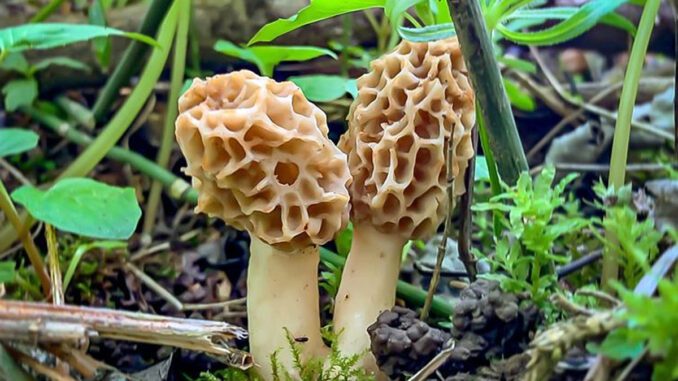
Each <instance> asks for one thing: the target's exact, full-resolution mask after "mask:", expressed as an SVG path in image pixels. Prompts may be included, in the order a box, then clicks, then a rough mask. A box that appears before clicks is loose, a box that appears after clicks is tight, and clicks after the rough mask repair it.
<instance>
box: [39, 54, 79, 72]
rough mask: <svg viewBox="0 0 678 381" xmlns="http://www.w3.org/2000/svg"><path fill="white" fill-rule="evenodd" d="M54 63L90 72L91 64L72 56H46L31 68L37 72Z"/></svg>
mask: <svg viewBox="0 0 678 381" xmlns="http://www.w3.org/2000/svg"><path fill="white" fill-rule="evenodd" d="M52 65H57V66H64V67H67V68H70V69H75V70H82V71H86V72H89V71H90V68H89V66H87V65H85V64H84V63H82V62H80V61H76V60H74V59H72V58H68V57H50V58H45V59H44V60H42V61H40V62H38V63H36V64H35V65H33V67H32V68H31V71H32V72H37V71H40V70H45V69H46V68H48V67H49V66H52Z"/></svg>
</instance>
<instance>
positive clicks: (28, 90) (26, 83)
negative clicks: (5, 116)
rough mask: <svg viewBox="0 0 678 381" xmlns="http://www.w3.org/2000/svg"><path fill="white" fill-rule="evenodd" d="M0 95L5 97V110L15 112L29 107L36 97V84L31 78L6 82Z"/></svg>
mask: <svg viewBox="0 0 678 381" xmlns="http://www.w3.org/2000/svg"><path fill="white" fill-rule="evenodd" d="M2 93H3V94H4V95H5V109H7V111H15V110H16V109H18V108H19V107H21V106H28V105H30V104H31V103H33V101H34V100H35V98H37V97H38V82H36V81H35V79H33V78H26V79H15V80H13V81H9V82H7V84H6V85H5V86H4V87H3V88H2Z"/></svg>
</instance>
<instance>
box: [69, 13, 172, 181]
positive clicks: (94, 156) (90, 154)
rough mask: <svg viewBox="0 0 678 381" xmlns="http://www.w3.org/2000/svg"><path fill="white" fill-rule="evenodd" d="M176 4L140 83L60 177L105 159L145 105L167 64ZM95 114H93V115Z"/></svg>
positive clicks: (82, 172)
mask: <svg viewBox="0 0 678 381" xmlns="http://www.w3.org/2000/svg"><path fill="white" fill-rule="evenodd" d="M180 3H181V1H177V2H176V3H175V5H173V6H172V8H171V9H170V10H169V12H168V13H167V17H166V19H165V21H164V22H163V24H162V25H161V26H160V31H159V32H158V44H159V45H160V47H159V48H157V49H154V50H153V53H152V54H151V58H150V59H149V60H148V63H147V64H146V67H145V68H144V71H143V72H142V73H141V77H140V78H141V79H140V80H139V84H138V85H137V86H136V87H135V88H134V90H133V91H132V94H130V96H129V97H128V98H127V100H126V101H125V104H124V105H123V106H122V107H121V108H120V110H118V112H117V113H116V114H115V116H114V117H113V119H111V121H110V122H109V123H108V125H107V126H106V128H104V129H103V131H101V133H100V134H99V136H97V138H96V139H95V140H94V141H93V142H92V144H91V145H90V146H89V147H88V148H87V149H86V150H85V151H84V152H83V153H82V154H80V156H78V158H77V159H76V160H75V161H74V162H73V163H71V165H70V166H69V167H68V168H67V169H66V170H65V171H64V172H62V173H61V175H60V176H59V178H66V177H74V176H85V175H86V174H87V173H88V172H89V171H91V170H92V169H94V167H95V166H96V165H97V164H98V163H99V162H100V161H101V159H103V158H104V156H106V152H108V151H109V150H110V149H111V148H112V147H113V146H114V145H115V143H116V142H117V141H118V139H120V137H122V135H123V134H124V133H125V131H127V128H128V127H129V126H131V125H132V122H134V118H135V117H136V116H137V114H138V113H139V111H140V110H141V108H142V107H143V106H144V104H145V103H146V99H148V96H149V95H150V94H151V92H152V91H153V88H154V86H155V84H156V82H157V81H158V78H159V77H160V74H161V73H162V69H163V68H164V66H165V62H166V61H167V56H168V55H169V51H170V46H171V44H172V38H173V37H174V32H175V31H176V27H177V18H178V10H179V4H180ZM95 115H96V114H95Z"/></svg>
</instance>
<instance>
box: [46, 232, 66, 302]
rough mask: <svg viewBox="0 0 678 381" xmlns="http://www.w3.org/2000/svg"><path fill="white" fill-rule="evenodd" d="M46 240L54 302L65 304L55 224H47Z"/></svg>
mask: <svg viewBox="0 0 678 381" xmlns="http://www.w3.org/2000/svg"><path fill="white" fill-rule="evenodd" d="M45 240H46V241H47V256H48V258H49V274H50V280H51V281H52V304H55V305H58V306H59V305H62V304H64V288H63V283H62V281H61V279H62V278H61V266H60V264H61V263H60V261H59V243H58V242H57V237H56V232H55V231H54V226H52V225H50V224H47V223H46V224H45Z"/></svg>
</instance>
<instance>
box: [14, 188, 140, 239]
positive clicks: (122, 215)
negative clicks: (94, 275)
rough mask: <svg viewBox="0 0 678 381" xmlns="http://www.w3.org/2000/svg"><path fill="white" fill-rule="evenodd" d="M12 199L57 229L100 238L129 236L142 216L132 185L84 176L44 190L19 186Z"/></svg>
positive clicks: (123, 237)
mask: <svg viewBox="0 0 678 381" xmlns="http://www.w3.org/2000/svg"><path fill="white" fill-rule="evenodd" d="M12 199H13V200H14V201H16V202H17V203H19V204H21V205H23V206H24V207H25V208H26V209H27V210H28V212H29V213H30V214H31V215H32V216H33V217H35V218H36V219H38V220H41V221H44V222H46V223H48V224H51V225H54V227H56V228H57V229H60V230H63V231H66V232H70V233H74V234H78V235H81V236H86V237H92V238H99V239H127V238H129V237H130V236H131V235H132V233H134V230H135V229H136V226H137V223H138V221H139V217H141V209H140V208H139V204H138V203H137V199H136V195H135V193H134V189H132V188H119V187H114V186H110V185H106V184H104V183H100V182H98V181H95V180H92V179H87V178H69V179H63V180H60V181H59V182H57V183H56V184H55V185H54V186H52V187H51V188H50V189H49V190H47V191H43V190H40V189H37V188H34V187H31V186H22V187H20V188H18V189H17V190H15V191H14V192H12Z"/></svg>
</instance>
